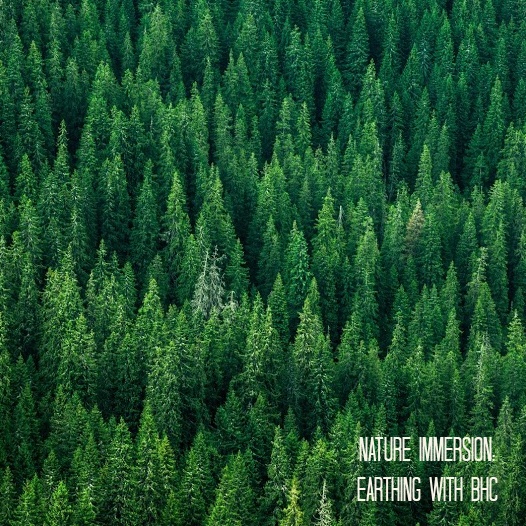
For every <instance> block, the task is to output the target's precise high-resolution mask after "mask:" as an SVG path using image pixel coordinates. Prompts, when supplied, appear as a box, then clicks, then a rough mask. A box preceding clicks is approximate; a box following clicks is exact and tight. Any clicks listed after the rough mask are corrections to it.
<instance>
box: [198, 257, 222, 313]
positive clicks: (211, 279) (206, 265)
mask: <svg viewBox="0 0 526 526" xmlns="http://www.w3.org/2000/svg"><path fill="white" fill-rule="evenodd" d="M223 258H224V256H219V255H218V252H217V247H216V248H215V249H214V252H213V253H212V254H209V253H208V250H207V251H206V252H205V257H204V262H203V269H202V271H201V274H199V278H198V279H197V283H196V285H195V291H194V297H193V299H192V308H193V309H194V311H195V312H200V313H201V314H202V315H203V317H204V318H205V319H208V318H209V317H210V315H211V314H212V312H213V311H215V310H217V311H220V310H222V309H223V305H224V303H223V300H224V296H225V284H224V280H223V271H222V269H221V261H222V260H223Z"/></svg>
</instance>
